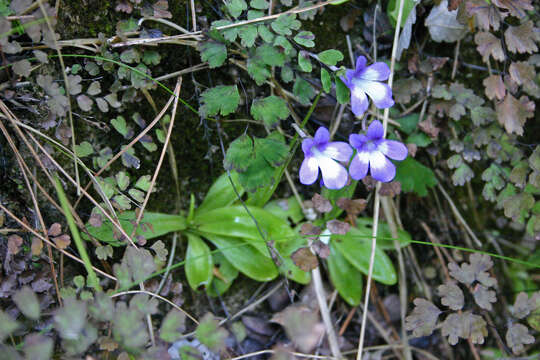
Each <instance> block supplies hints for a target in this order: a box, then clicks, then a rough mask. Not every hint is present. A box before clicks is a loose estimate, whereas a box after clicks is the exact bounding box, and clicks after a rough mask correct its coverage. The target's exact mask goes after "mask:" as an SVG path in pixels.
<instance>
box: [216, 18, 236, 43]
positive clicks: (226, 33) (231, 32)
mask: <svg viewBox="0 0 540 360" xmlns="http://www.w3.org/2000/svg"><path fill="white" fill-rule="evenodd" d="M230 24H232V22H231V21H229V20H218V21H214V22H213V23H212V28H216V27H219V26H226V25H230ZM219 31H220V32H221V33H222V34H223V37H224V38H225V39H226V40H227V41H231V42H233V41H235V40H236V38H237V37H238V27H232V28H229V29H224V30H219Z"/></svg>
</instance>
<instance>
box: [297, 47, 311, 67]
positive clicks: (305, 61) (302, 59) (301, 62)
mask: <svg viewBox="0 0 540 360" xmlns="http://www.w3.org/2000/svg"><path fill="white" fill-rule="evenodd" d="M298 67H300V70H302V71H304V72H311V70H313V67H312V66H311V60H310V59H309V54H308V53H307V51H299V52H298Z"/></svg>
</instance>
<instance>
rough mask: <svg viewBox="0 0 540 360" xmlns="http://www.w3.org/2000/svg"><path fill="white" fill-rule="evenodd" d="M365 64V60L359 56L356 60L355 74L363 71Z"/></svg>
mask: <svg viewBox="0 0 540 360" xmlns="http://www.w3.org/2000/svg"><path fill="white" fill-rule="evenodd" d="M366 63H367V60H366V58H365V57H364V56H359V57H358V58H357V59H356V72H360V71H362V70H364V68H365V67H366Z"/></svg>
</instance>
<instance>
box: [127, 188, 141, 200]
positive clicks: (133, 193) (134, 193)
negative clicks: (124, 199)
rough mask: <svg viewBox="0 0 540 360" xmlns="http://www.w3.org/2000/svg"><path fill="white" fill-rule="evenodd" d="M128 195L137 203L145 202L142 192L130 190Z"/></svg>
mask: <svg viewBox="0 0 540 360" xmlns="http://www.w3.org/2000/svg"><path fill="white" fill-rule="evenodd" d="M128 194H129V196H131V197H132V198H133V199H135V201H137V202H139V203H141V204H142V203H143V202H144V192H142V191H141V190H137V189H129V191H128Z"/></svg>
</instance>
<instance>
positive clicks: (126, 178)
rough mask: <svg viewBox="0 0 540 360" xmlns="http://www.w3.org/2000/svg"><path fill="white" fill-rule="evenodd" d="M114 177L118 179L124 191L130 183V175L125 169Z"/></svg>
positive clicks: (117, 181)
mask: <svg viewBox="0 0 540 360" xmlns="http://www.w3.org/2000/svg"><path fill="white" fill-rule="evenodd" d="M114 178H115V179H116V184H117V185H118V188H119V189H120V190H122V191H124V190H126V189H127V187H128V185H129V176H128V175H127V174H126V172H125V171H120V172H119V173H117V174H116V175H115V176H114Z"/></svg>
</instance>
